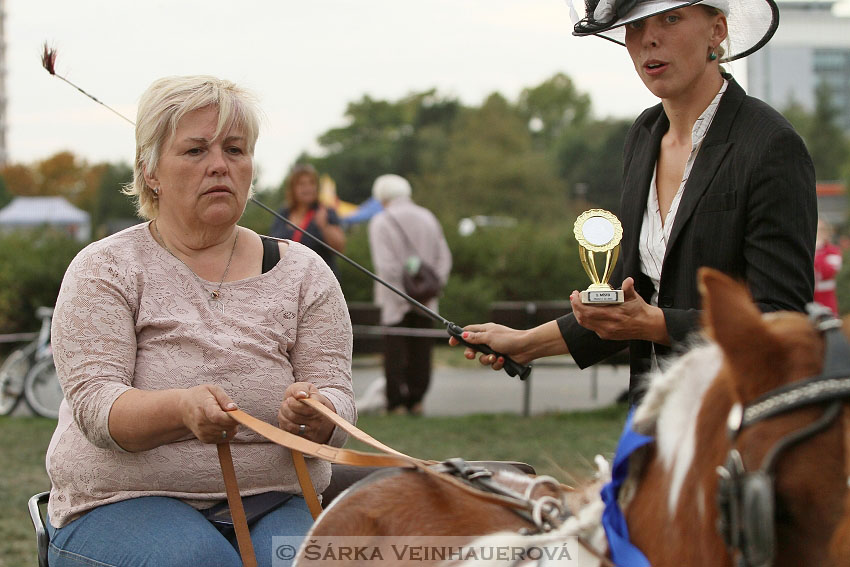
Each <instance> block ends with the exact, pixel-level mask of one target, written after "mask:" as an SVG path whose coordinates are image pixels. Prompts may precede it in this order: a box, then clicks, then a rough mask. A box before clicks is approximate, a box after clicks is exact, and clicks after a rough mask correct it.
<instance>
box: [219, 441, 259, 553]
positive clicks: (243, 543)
mask: <svg viewBox="0 0 850 567" xmlns="http://www.w3.org/2000/svg"><path fill="white" fill-rule="evenodd" d="M217 448H218V461H219V463H220V464H221V474H222V475H223V476H224V488H225V490H226V491H227V503H228V505H229V506H230V517H231V519H232V520H233V529H234V530H235V531H236V543H238V544H239V554H240V555H241V556H242V565H243V567H257V558H256V557H255V556H254V546H253V544H252V543H251V532H250V531H248V520H247V519H246V518H245V509H244V508H243V507H242V497H241V496H240V495H239V485H238V484H237V483H236V471H235V470H234V469H233V456H232V455H231V454H230V443H227V442H225V443H219V444H218V445H217Z"/></svg>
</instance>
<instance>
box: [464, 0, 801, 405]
mask: <svg viewBox="0 0 850 567" xmlns="http://www.w3.org/2000/svg"><path fill="white" fill-rule="evenodd" d="M778 13H779V11H778V8H777V7H776V4H775V3H774V1H773V0H703V1H701V2H700V1H696V2H694V1H691V0H684V1H683V0H637V1H635V0H600V1H595V0H588V2H587V13H586V16H585V18H584V19H582V20H581V21H579V22H578V23H576V24H575V27H574V35H580V36H584V35H598V36H600V37H604V38H606V39H610V40H612V41H615V42H617V43H620V44H621V45H624V46H625V47H626V50H627V52H628V54H629V57H630V58H631V60H632V63H633V64H634V68H635V70H636V71H637V74H638V76H639V77H640V79H641V81H642V82H643V83H644V85H645V86H646V88H647V89H648V90H649V91H650V92H651V93H652V94H653V95H654V96H656V97H658V98H659V99H660V104H657V105H656V106H654V107H652V108H649V109H647V110H645V111H644V112H643V113H642V114H641V115H640V116H639V117H638V118H637V120H636V121H635V122H634V124H633V125H632V127H631V129H630V130H629V132H628V134H627V137H626V143H625V148H624V152H623V153H624V159H623V168H624V171H623V193H622V197H621V201H620V211H619V217H620V221H621V222H622V225H623V238H622V244H621V251H620V258H621V261H620V262H619V263H618V264H617V266H616V268H615V270H614V272H613V275H612V276H611V283H612V284H613V285H620V284H622V289H623V295H624V296H625V302H624V303H623V304H621V305H606V306H594V305H585V304H583V303H582V302H581V299H580V295H579V292H578V291H573V292H572V294H571V295H570V302H571V304H572V310H573V311H572V313H571V314H569V315H566V316H564V317H562V318H559V319H558V320H556V321H550V322H548V323H545V324H543V325H541V326H539V327H536V328H534V329H530V330H527V331H525V330H516V329H510V328H508V327H504V326H501V325H495V324H492V323H487V324H484V325H471V326H469V327H466V333H465V338H466V340H467V341H468V342H470V343H473V344H479V343H484V344H487V345H489V346H490V347H491V348H493V350H495V351H496V352H500V353H503V354H505V355H508V356H510V357H511V358H513V359H514V360H516V361H517V362H519V363H521V364H525V363H528V362H530V361H532V360H534V359H536V358H539V357H542V356H550V355H555V354H566V353H570V354H571V355H572V356H573V359H574V360H575V361H576V363H577V364H578V365H579V367H581V368H586V367H587V366H590V365H592V364H595V363H597V362H600V361H601V360H604V359H606V358H608V357H610V356H612V355H613V354H615V353H617V352H620V351H621V350H624V349H628V350H629V359H630V366H631V368H630V378H631V379H630V383H629V402H630V404H632V405H635V404H637V403H638V402H639V400H640V398H641V396H642V393H643V391H644V386H645V380H646V376H647V373H649V372H650V371H652V370H653V369H655V368H658V364H659V359H660V358H663V357H665V356H667V355H671V354H673V353H674V352H675V351H676V347H678V346H684V345H686V344H687V339H688V337H689V335H690V334H691V333H692V332H693V331H695V330H697V329H698V328H699V324H700V313H701V312H700V294H699V289H698V281H697V270H698V269H699V268H700V267H702V266H708V267H712V268H715V269H717V270H720V271H722V272H725V273H727V274H729V275H731V276H734V277H736V278H739V279H741V280H742V281H743V282H745V283H746V284H747V286H748V287H749V290H750V293H751V294H752V296H753V299H754V300H755V301H756V303H757V304H758V306H759V308H760V309H761V310H762V311H777V310H794V311H802V310H803V309H804V308H805V305H806V303H808V302H810V301H811V300H812V297H813V292H814V271H813V270H812V265H813V261H814V248H815V230H816V229H815V227H816V224H817V203H816V196H815V175H814V166H813V164H812V159H811V157H810V156H809V152H808V151H807V150H806V146H805V144H804V143H803V140H802V139H801V138H800V136H799V135H798V134H797V133H796V132H795V131H794V128H793V127H792V126H791V124H789V123H788V121H787V120H786V119H785V118H783V117H782V115H780V114H779V113H778V112H776V110H774V109H773V108H771V107H770V106H768V105H767V104H765V103H764V102H762V101H760V100H757V99H755V98H753V97H750V96H747V95H746V93H745V92H744V90H743V89H742V88H741V87H740V86H739V85H738V83H737V82H736V81H735V79H734V78H733V77H732V75H730V74H729V73H727V72H726V71H725V69H723V68H722V67H721V65H720V64H721V63H723V62H725V61H732V60H734V59H738V58H741V57H745V56H747V55H749V54H751V53H753V52H755V51H756V50H758V49H759V48H760V47H762V46H763V45H765V44H766V43H767V41H768V40H769V39H770V38H771V37H772V35H773V33H774V32H775V30H776V27H777V25H778V19H777V18H776V14H778ZM729 30H734V33H732V34H730V33H729ZM450 344H458V342H457V341H456V340H454V339H451V340H450ZM465 355H466V356H467V358H470V359H471V358H475V356H476V353H475V351H473V350H472V349H469V348H467V349H466V350H465ZM479 361H480V362H481V363H482V364H485V365H492V366H493V368H494V369H501V368H502V365H503V361H502V360H500V359H499V357H495V356H493V355H480V356H479Z"/></svg>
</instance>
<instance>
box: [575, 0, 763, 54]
mask: <svg viewBox="0 0 850 567" xmlns="http://www.w3.org/2000/svg"><path fill="white" fill-rule="evenodd" d="M699 3H702V0H691V1H687V2H681V3H678V4H675V5H672V6H671V5H670V2H669V0H650V1H648V2H641V3H639V4H637V5H636V6H635V7H634V9H632V10H631V11H630V12H629V14H628V15H627V16H626V17H623V18H620V19H618V20H616V21H614V22H612V23H610V24H608V25H605V26H604V27H601V28H600V27H598V26H597V27H595V28H594V27H592V26H587V25H583V22H585V20H582V21H581V22H579V23H577V24H576V25H575V29H574V31H573V35H576V36H586V35H596V36H599V37H601V38H604V39H607V40H609V41H613V42H614V43H618V44H620V45H626V28H625V26H626V25H628V24H630V23H632V22H636V21H639V20H643V19H646V18H649V17H651V16H655V15H658V14H663V13H665V12H670V11H672V10H678V9H680V8H685V7H688V6H693V5H694V4H699ZM726 24H727V28H728V32H729V33H728V36H727V40H726V42H728V46H727V47H726V53H725V55H724V56H723V58H722V59H721V60H720V62H721V63H727V62H729V61H735V60H736V59H741V58H743V57H746V56H747V55H751V54H753V53H755V52H756V51H758V50H759V49H761V48H762V47H764V45H765V44H766V43H767V42H768V41H770V38H772V37H773V34H775V33H776V29H777V28H778V27H779V7H778V6H777V5H776V2H775V1H774V0H735V1H734V2H733V3H732V5H731V6H730V10H729V14H728V15H727V16H726Z"/></svg>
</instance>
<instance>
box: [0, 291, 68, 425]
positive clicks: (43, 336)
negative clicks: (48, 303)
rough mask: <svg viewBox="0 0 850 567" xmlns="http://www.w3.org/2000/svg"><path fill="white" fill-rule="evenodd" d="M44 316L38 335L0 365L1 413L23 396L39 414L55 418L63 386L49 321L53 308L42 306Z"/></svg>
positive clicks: (38, 312)
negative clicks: (55, 361)
mask: <svg viewBox="0 0 850 567" xmlns="http://www.w3.org/2000/svg"><path fill="white" fill-rule="evenodd" d="M36 316H37V317H39V318H40V319H41V329H40V330H39V332H38V337H37V338H36V339H35V340H34V341H32V342H31V343H29V344H27V345H26V346H24V347H23V348H20V349H17V350H15V351H14V352H12V354H10V355H9V356H8V357H7V358H6V360H5V361H4V362H3V365H2V366H0V415H9V414H11V413H12V412H13V411H14V410H15V408H16V407H17V406H18V403H19V402H20V400H21V398H24V399H25V401H26V403H27V405H28V406H29V407H30V409H32V411H33V412H35V413H36V414H37V415H40V416H43V417H52V418H54V419H55V418H56V417H58V416H59V404H60V403H61V401H62V389H61V387H60V386H59V380H58V379H57V377H56V369H55V366H54V365H53V350H52V348H51V345H50V323H51V320H52V318H53V309H52V308H50V307H39V308H38V309H37V310H36Z"/></svg>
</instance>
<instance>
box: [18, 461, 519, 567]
mask: <svg viewBox="0 0 850 567" xmlns="http://www.w3.org/2000/svg"><path fill="white" fill-rule="evenodd" d="M470 464H472V465H478V466H484V467H490V468H494V469H504V468H510V469H514V470H517V471H519V472H522V473H525V474H534V467H532V466H531V465H528V464H526V463H520V462H515V461H470ZM382 468H383V467H354V466H351V465H338V464H332V465H331V483H330V484H329V485H328V487H327V488H326V489H325V491H324V492H323V493H322V505H323V506H327V505H328V504H330V503H331V501H333V499H334V498H336V497H337V496H339V494H340V493H342V492H343V491H344V490H345V489H346V488H348V487H349V486H351V485H352V484H354V483H355V482H357V481H359V480H361V479H363V478H365V477H367V476H369V475H370V474H372V473H373V472H375V471H378V470H381V469H382ZM49 498H50V492H39V493H38V494H36V495H34V496H33V497H32V498H30V499H29V501H28V502H27V507H28V508H29V513H30V520H32V525H33V527H34V528H35V541H36V545H37V546H38V547H37V549H38V567H48V564H47V549H48V547H49V545H50V534H48V533H47V529H46V528H45V524H44V515H43V514H42V508H43V507H45V506H47V501H48V499H49Z"/></svg>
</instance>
